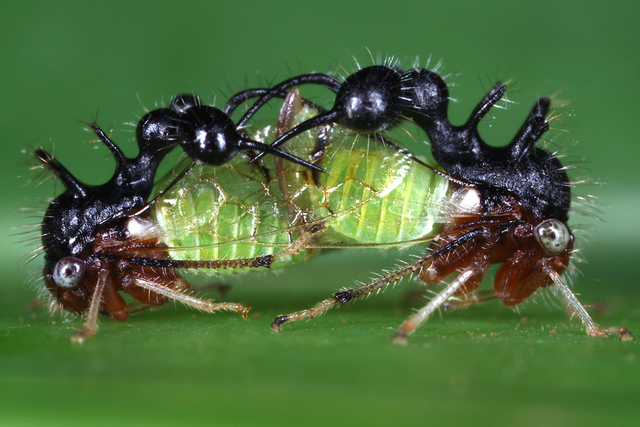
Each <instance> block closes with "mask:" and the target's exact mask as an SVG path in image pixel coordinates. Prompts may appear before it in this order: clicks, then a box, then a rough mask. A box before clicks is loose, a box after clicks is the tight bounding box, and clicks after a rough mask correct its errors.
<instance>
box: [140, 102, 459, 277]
mask: <svg viewBox="0 0 640 427" xmlns="http://www.w3.org/2000/svg"><path fill="white" fill-rule="evenodd" d="M316 113H317V112H316V111H315V110H312V109H310V108H307V107H302V108H301V109H300V111H299V112H298V113H297V114H296V116H295V120H294V122H293V124H292V125H295V124H296V122H299V121H302V120H306V119H307V118H309V117H311V116H312V115H315V114H316ZM274 137H275V127H267V128H262V129H259V130H258V131H257V132H256V133H255V134H254V138H255V139H256V140H260V141H267V142H268V141H271V140H273V139H274ZM321 143H322V144H321ZM394 144H395V143H394ZM285 149H287V150H288V151H290V152H291V153H293V154H294V155H296V156H299V157H301V158H311V159H317V163H318V165H319V166H321V167H322V168H324V169H325V170H326V171H327V173H315V172H313V171H311V170H309V169H306V168H303V167H300V166H298V165H296V164H293V163H291V162H288V161H285V160H282V159H278V158H274V157H273V156H267V157H266V158H265V159H264V161H263V163H261V165H262V166H258V165H254V164H248V163H247V162H248V159H247V157H246V156H238V157H236V159H234V160H233V161H232V162H230V163H228V164H226V165H223V166H220V167H217V168H212V167H203V166H198V167H195V168H194V169H193V170H191V171H190V172H189V173H188V174H187V175H186V176H185V177H184V178H183V179H182V180H180V181H179V182H178V183H177V184H176V185H175V186H174V187H173V188H171V189H170V190H169V191H167V192H166V193H165V194H163V196H162V197H161V198H160V200H158V202H157V203H156V204H155V206H154V210H153V215H154V217H155V219H156V220H157V222H158V224H159V225H160V228H161V230H162V233H163V236H164V241H165V242H166V244H167V245H168V246H169V247H170V254H171V257H172V258H174V259H185V260H205V259H235V258H249V257H256V256H264V255H270V254H275V253H277V252H279V251H282V250H283V249H285V248H287V247H288V246H289V245H291V244H292V243H293V242H295V241H296V239H298V238H299V237H300V236H301V235H302V234H303V233H304V232H305V231H306V230H308V229H309V228H310V227H311V226H313V225H317V224H320V223H322V224H323V225H324V227H325V229H324V230H323V231H320V232H318V233H317V234H316V235H314V236H313V238H312V239H311V240H310V241H308V242H306V243H305V244H304V246H303V247H304V250H302V251H300V252H299V253H297V254H295V255H293V256H291V257H288V258H286V259H285V260H282V261H279V262H278V263H276V264H274V266H273V267H274V268H276V267H285V266H288V265H291V264H293V263H297V262H301V261H304V260H306V259H307V258H309V257H310V256H312V255H313V254H314V253H315V252H317V251H315V250H314V249H319V248H349V247H401V246H407V245H410V244H415V242H416V241H420V240H425V239H426V238H427V237H428V236H430V235H431V234H432V233H433V231H434V228H435V226H436V224H437V223H438V222H440V220H441V218H442V211H443V200H444V199H445V198H446V195H447V192H448V181H447V180H446V179H444V178H443V177H442V176H440V175H438V174H437V173H435V172H434V171H433V170H432V169H430V168H429V167H428V166H425V164H423V163H421V162H419V161H417V160H416V159H415V158H414V157H413V156H412V155H411V154H410V153H409V152H408V151H406V150H403V149H401V148H399V147H398V146H394V145H393V144H389V143H386V142H384V141H383V140H382V139H381V138H380V137H374V136H368V135H361V134H353V133H350V132H349V131H348V130H346V129H344V128H341V127H339V126H334V127H326V128H322V129H318V130H312V131H309V132H306V133H304V134H302V135H300V136H299V137H297V138H295V139H292V140H291V141H289V142H288V143H287V145H286V147H285ZM168 182H169V181H165V182H163V183H161V184H160V188H163V187H162V185H163V184H168ZM165 187H166V185H165Z"/></svg>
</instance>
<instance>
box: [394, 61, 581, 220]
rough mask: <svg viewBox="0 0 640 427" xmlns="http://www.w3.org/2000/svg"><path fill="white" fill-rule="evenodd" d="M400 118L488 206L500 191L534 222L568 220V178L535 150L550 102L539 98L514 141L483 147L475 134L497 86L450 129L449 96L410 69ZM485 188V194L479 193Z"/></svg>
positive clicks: (429, 76)
mask: <svg viewBox="0 0 640 427" xmlns="http://www.w3.org/2000/svg"><path fill="white" fill-rule="evenodd" d="M402 80H403V85H402V86H403V97H402V98H403V99H406V100H410V102H408V103H407V104H406V105H405V106H404V107H403V109H404V111H405V115H406V116H408V117H410V118H411V119H413V120H414V121H415V122H416V123H417V124H418V125H419V126H420V127H422V129H424V131H425V132H426V133H427V135H428V136H429V140H430V141H431V150H432V153H433V157H434V158H435V159H436V161H437V162H438V163H439V164H440V165H442V167H443V168H444V169H445V171H446V172H447V173H448V174H449V175H450V176H452V177H453V178H456V179H458V180H460V181H464V182H467V183H471V184H474V185H476V186H477V187H478V188H479V189H480V190H481V192H482V194H483V197H484V198H485V200H484V201H483V202H484V203H485V204H486V205H488V206H489V207H491V206H496V205H498V204H499V203H500V200H501V198H502V197H503V196H504V192H510V193H512V194H514V195H515V196H516V197H517V198H518V199H519V200H520V201H521V202H522V203H523V204H524V205H525V207H526V208H528V209H529V210H530V211H531V212H532V213H533V214H534V215H535V216H536V217H538V218H555V219H558V220H560V221H562V222H566V221H567V219H568V212H569V206H570V202H571V195H570V189H569V179H568V177H567V174H566V172H565V171H564V169H563V167H562V164H561V163H560V161H559V160H558V159H557V158H556V157H555V156H554V155H553V154H552V153H550V152H548V151H546V150H544V149H542V148H538V147H535V146H534V145H535V144H536V142H537V141H538V140H539V139H540V138H541V137H542V135H543V134H544V133H545V132H546V131H547V130H548V129H549V123H548V122H547V120H546V118H545V117H546V115H547V114H548V112H549V107H550V101H549V99H548V98H540V99H539V100H538V101H537V102H536V104H535V105H534V106H533V109H532V111H531V113H530V115H529V117H528V118H527V120H526V121H525V123H524V125H523V126H522V127H521V128H520V130H519V131H518V133H517V135H516V136H515V137H514V138H513V140H512V141H511V142H510V143H509V144H508V145H506V146H504V147H492V146H490V145H487V144H486V143H485V142H484V141H483V140H482V138H481V137H480V135H479V133H478V124H479V123H480V120H481V119H482V118H483V117H484V116H485V115H486V114H487V113H488V112H489V110H490V109H491V107H493V106H494V105H495V104H496V103H497V102H498V101H499V100H500V99H501V98H502V96H503V95H504V92H505V90H506V87H505V86H503V85H501V84H497V85H496V86H495V87H494V88H493V89H492V90H491V91H490V92H489V93H488V94H487V95H486V96H485V97H484V99H482V101H481V102H480V103H479V104H478V106H477V107H476V108H475V110H474V111H473V112H472V114H471V116H470V118H469V120H468V121H467V123H465V124H464V125H462V126H453V125H452V124H451V123H450V122H449V120H448V116H447V108H448V105H449V104H448V101H449V92H448V90H447V86H446V84H445V82H444V81H443V80H442V78H441V77H440V76H438V75H437V74H436V73H434V72H433V71H429V70H425V69H414V70H411V71H409V72H407V73H405V74H404V75H403V79H402ZM483 190H487V191H483Z"/></svg>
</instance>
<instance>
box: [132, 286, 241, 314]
mask: <svg viewBox="0 0 640 427" xmlns="http://www.w3.org/2000/svg"><path fill="white" fill-rule="evenodd" d="M178 280H184V279H178ZM136 285H137V286H140V287H141V288H144V289H147V290H149V291H151V292H155V293H157V294H160V295H162V296H165V297H167V298H171V299H173V300H176V301H180V302H181V303H182V304H184V305H187V306H189V307H193V308H195V309H198V310H202V311H206V312H208V313H211V312H214V311H218V310H229V311H235V312H237V313H240V314H241V315H242V317H243V318H244V319H246V318H247V312H248V311H249V309H250V308H251V307H250V306H248V305H244V304H238V303H234V302H221V303H214V302H213V301H210V300H206V299H200V298H196V297H194V296H191V295H188V294H186V293H184V292H182V291H180V290H176V289H171V288H167V287H166V286H162V285H161V284H159V283H156V282H153V281H151V280H144V279H142V278H136ZM186 287H188V285H187V286H186ZM186 287H185V288H186Z"/></svg>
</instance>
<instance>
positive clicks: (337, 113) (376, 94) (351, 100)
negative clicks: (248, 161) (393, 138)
mask: <svg viewBox="0 0 640 427" xmlns="http://www.w3.org/2000/svg"><path fill="white" fill-rule="evenodd" d="M278 87H279V85H278V86H275V88H278ZM261 100H262V98H261V99H259V100H258V101H257V102H256V103H255V104H254V106H253V107H252V108H254V107H256V108H259V107H260V106H261V105H262V104H260V101H261ZM401 104H402V101H401V74H400V73H399V72H398V71H397V70H396V69H394V68H391V67H386V66H383V65H374V66H371V67H366V68H363V69H361V70H358V71H356V72H355V73H353V74H351V75H350V76H349V77H347V78H346V79H345V81H344V83H342V84H341V85H340V86H339V88H338V89H337V90H336V98H335V101H334V104H333V107H332V108H331V110H329V111H328V112H326V113H323V114H320V115H318V116H315V117H313V118H311V119H309V120H307V121H305V122H302V123H300V124H299V125H298V126H296V127H294V128H293V129H291V130H289V131H288V132H286V133H285V134H283V135H281V136H279V137H278V138H277V139H276V140H275V141H273V142H272V144H271V145H272V146H274V147H278V146H280V145H282V144H284V143H285V142H286V141H288V140H290V139H291V138H294V137H296V136H297V135H300V134H301V133H303V132H305V131H307V130H309V129H312V128H314V127H317V126H321V125H326V124H332V123H337V124H340V125H343V126H345V127H347V128H349V129H353V130H355V131H358V132H365V133H371V132H378V131H381V130H384V129H386V128H387V127H389V126H391V125H392V124H393V123H395V122H396V120H397V118H398V116H399V115H400V113H401ZM262 156H263V155H258V159H259V158H261V157H262Z"/></svg>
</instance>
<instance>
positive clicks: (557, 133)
mask: <svg viewBox="0 0 640 427" xmlns="http://www.w3.org/2000/svg"><path fill="white" fill-rule="evenodd" d="M1 4H2V16H1V17H0V22H1V25H0V41H1V42H2V47H1V48H0V49H1V51H2V67H1V68H0V100H2V104H3V105H4V107H3V109H2V110H3V111H2V114H1V115H0V123H1V125H0V129H1V130H2V140H3V144H4V146H3V153H4V155H3V158H2V163H1V165H2V166H1V168H0V174H1V176H2V184H3V186H2V188H3V191H5V194H4V195H3V198H2V202H1V203H0V207H1V209H2V211H1V214H2V233H3V234H2V245H1V246H0V250H1V251H2V252H1V256H0V261H1V262H2V272H3V276H2V277H3V279H2V282H1V285H0V425H34V424H35V425H38V424H39V425H66V426H69V425H79V424H85V425H86V424H92V425H112V424H115V423H118V424H121V425H129V424H134V423H135V424H139V423H141V422H143V423H145V424H151V423H153V424H156V425H171V424H180V425H191V424H203V423H204V424H210V425H247V424H251V425H276V424H277V425H328V424H335V425H353V424H365V423H367V424H370V425H389V424H396V425H418V424H421V425H424V424H425V423H432V424H444V423H445V422H446V423H447V424H448V425H469V424H475V425H492V426H496V425H513V424H516V423H517V424H519V425H523V426H528V425H545V426H553V425H562V426H567V425H578V424H580V425H602V424H603V423H607V425H632V424H636V423H637V420H638V417H640V410H639V409H638V408H639V405H638V403H640V402H639V400H640V399H639V397H638V396H639V392H640V385H639V384H640V381H639V380H640V368H639V364H640V360H639V356H640V354H639V347H638V346H639V344H638V343H639V341H638V340H636V341H633V342H627V343H622V342H619V341H617V340H616V339H615V338H608V339H593V338H589V337H587V336H586V335H585V334H584V332H583V330H582V327H581V326H580V325H579V322H578V321H577V320H575V319H574V320H573V321H569V319H568V316H567V315H566V314H565V313H564V310H563V309H562V307H561V304H560V303H557V302H555V303H554V302H553V300H549V301H548V302H545V301H546V300H544V299H538V302H539V304H534V303H529V304H525V306H524V307H523V308H522V309H521V311H520V312H513V311H512V310H510V309H507V308H505V307H502V306H501V305H500V304H498V303H497V302H495V301H493V302H489V303H487V304H484V305H482V306H478V307H472V308H470V309H468V310H458V311H452V312H447V313H443V316H442V318H439V317H438V316H436V317H435V318H434V319H431V320H430V321H429V322H427V324H426V325H424V327H423V328H421V329H420V330H419V331H418V332H417V333H416V334H415V335H414V336H413V337H412V340H411V342H410V345H409V346H408V347H397V346H392V345H391V344H389V339H390V338H391V336H392V334H393V329H394V328H395V327H397V326H398V325H399V324H400V323H401V322H402V320H403V319H404V318H406V317H407V316H408V315H409V314H410V312H411V308H412V307H415V306H416V305H419V304H420V300H418V301H417V302H416V301H413V300H411V298H410V292H409V291H411V290H416V289H418V288H419V285H418V284H417V283H415V282H407V281H405V282H403V283H402V284H401V286H398V287H396V288H395V289H393V290H388V291H387V292H386V293H385V294H384V295H383V296H378V297H375V298H371V299H370V300H369V301H362V302H359V303H356V304H354V305H352V306H349V307H345V308H344V309H341V310H334V311H332V312H330V313H329V314H328V315H326V316H324V317H323V318H319V319H315V320H313V321H312V322H309V323H298V324H294V325H293V326H292V327H291V328H288V329H287V330H286V331H284V333H282V334H280V335H275V334H273V333H271V332H270V330H269V328H268V325H269V323H270V321H271V320H272V319H273V317H274V316H275V315H277V314H280V313H283V312H288V311H291V310H296V309H301V308H306V307H307V306H309V305H311V304H313V303H314V302H316V301H318V300H320V299H322V298H325V297H327V296H328V295H330V293H331V292H332V291H334V290H335V289H337V288H339V287H341V286H348V285H350V284H351V283H352V281H353V280H366V279H367V278H368V277H370V276H371V272H375V271H380V265H381V264H383V263H384V264H385V265H386V266H390V265H393V263H394V261H395V259H396V258H398V257H401V256H402V257H403V259H407V255H406V254H405V255H398V254H397V253H390V254H386V255H382V256H381V255H380V254H378V253H353V254H346V253H341V252H335V253H331V254H329V255H327V256H324V257H320V258H317V259H316V260H314V262H312V263H310V264H309V265H307V266H302V267H299V268H296V269H294V270H291V271H286V272H284V273H282V274H279V275H270V274H261V275H250V276H243V277H241V278H239V279H237V280H236V281H234V282H233V288H232V291H231V293H230V294H229V295H228V296H227V297H225V298H226V299H229V300H232V301H243V302H248V303H250V304H252V305H253V306H254V309H253V310H252V312H251V313H252V314H253V316H252V317H251V318H250V319H249V320H248V321H247V322H243V321H242V320H241V319H239V318H238V316H236V315H232V314H218V315H215V316H209V315H205V314H200V313H195V312H193V311H189V310H186V309H184V308H182V307H175V308H174V307H173V306H172V305H171V304H169V305H168V306H167V307H165V308H163V309H161V310H156V311H149V312H145V313H141V314H140V315H137V316H134V317H132V319H130V321H128V322H127V323H123V324H122V323H116V322H113V321H109V320H103V321H102V322H101V325H100V328H101V329H100V332H99V334H98V336H97V337H95V338H93V339H91V340H89V341H88V342H86V343H85V344H84V345H81V346H78V345H71V343H70V342H69V339H68V338H69V335H70V333H71V328H72V327H75V326H78V325H79V322H78V321H77V320H74V319H69V320H65V319H63V318H61V317H60V316H53V317H52V316H50V315H49V313H48V312H47V311H46V310H45V309H39V310H38V309H37V310H29V309H28V308H27V306H28V304H29V302H30V301H31V300H33V299H34V297H35V296H36V291H35V289H34V286H33V285H32V286H30V285H29V283H30V282H29V278H30V277H34V276H35V277H37V270H38V268H39V265H40V260H36V261H33V262H31V263H29V264H28V265H26V266H22V267H21V265H22V264H23V262H24V260H25V257H24V254H25V253H26V252H28V251H29V250H30V249H32V248H33V247H34V246H35V245H36V243H34V241H33V240H29V241H25V240H26V239H28V238H29V237H35V238H37V230H36V231H35V232H34V231H33V230H32V232H31V234H28V235H27V236H25V235H22V234H20V233H22V232H23V231H24V230H25V228H16V227H21V226H24V225H28V224H33V223H37V222H39V221H40V217H41V215H42V210H43V209H44V206H45V205H44V204H43V203H42V202H38V201H39V200H44V199H46V198H47V197H52V196H53V194H54V193H53V190H52V188H53V186H52V184H51V180H47V181H46V182H44V183H43V184H42V185H41V186H39V187H37V186H36V185H35V184H36V183H38V182H40V181H41V178H36V179H35V182H32V183H31V184H28V181H29V179H30V178H32V175H31V173H30V172H29V171H28V169H29V164H30V162H31V161H30V159H29V157H28V156H27V155H26V154H23V153H22V151H27V152H28V151H29V150H30V148H31V147H33V146H34V145H36V144H42V145H43V146H44V147H47V148H49V147H53V146H55V153H56V155H57V156H58V158H59V159H60V160H61V161H62V162H63V163H64V164H65V165H66V166H67V167H68V168H69V169H70V170H71V171H72V172H73V173H74V174H75V175H76V176H77V177H79V178H80V179H82V180H84V181H86V182H90V183H94V184H97V183H102V182H104V181H106V180H107V179H108V178H109V177H110V175H111V173H112V170H113V166H114V163H113V161H112V159H111V158H110V156H109V155H108V153H107V150H105V149H104V148H102V147H99V148H97V149H94V148H96V145H89V144H84V143H83V142H84V141H88V140H91V139H93V136H92V135H91V134H89V133H86V132H85V131H84V127H83V125H82V124H81V123H80V122H79V121H80V120H86V121H90V120H91V119H92V118H93V117H94V116H96V115H97V117H98V123H99V124H100V125H101V126H103V127H105V128H107V127H109V126H113V138H114V140H115V141H116V142H117V143H118V144H119V145H120V146H122V147H124V150H125V151H126V152H127V153H128V154H130V155H133V154H135V148H134V147H135V143H134V141H133V140H132V138H133V133H132V132H131V131H132V129H133V128H132V127H131V126H129V125H126V124H125V123H130V122H136V120H137V117H139V116H140V115H142V114H143V113H144V108H145V107H146V108H149V109H152V108H155V107H156V106H157V105H159V103H161V102H163V101H164V102H165V103H166V102H167V101H168V99H169V98H170V97H171V96H172V95H174V94H177V93H184V92H190V91H191V90H194V91H195V92H196V93H199V94H200V95H201V96H202V97H203V98H204V99H205V100H208V99H209V95H210V94H214V93H216V94H217V96H218V101H217V105H218V106H221V105H223V104H224V101H225V100H226V98H227V96H229V95H230V94H232V93H235V92H236V91H238V90H240V89H242V88H244V87H245V85H249V86H253V85H257V84H263V85H264V83H265V82H266V81H268V82H272V81H279V80H283V79H285V78H288V77H290V76H292V75H296V74H300V73H305V72H309V71H320V72H331V71H334V70H339V69H340V67H341V66H342V67H344V69H346V70H347V71H352V70H354V69H355V62H354V60H353V59H352V57H355V58H357V59H358V61H359V62H360V63H361V64H363V65H370V64H371V63H372V60H371V59H370V56H369V53H368V51H367V49H368V50H369V51H371V53H372V54H373V56H374V58H377V57H381V58H383V57H385V56H386V55H393V56H395V57H397V58H399V59H400V60H401V61H402V62H401V63H402V64H403V65H404V66H405V67H410V66H411V65H412V64H413V60H414V59H415V58H416V56H418V55H419V57H420V61H421V64H422V65H426V63H427V60H428V58H431V64H432V65H433V64H435V63H437V62H438V61H440V60H442V63H443V64H444V68H443V71H442V72H443V74H446V75H449V77H448V79H447V81H448V83H450V84H454V85H455V86H454V87H452V88H451V96H452V97H453V98H455V99H457V100H458V101H459V102H458V103H454V104H453V105H452V115H453V117H454V120H455V122H457V123H461V122H462V121H463V120H464V118H465V117H466V116H467V115H468V114H469V112H470V110H471V109H472V108H473V106H474V105H475V103H476V102H477V101H478V100H479V99H480V98H481V97H482V96H483V95H484V94H485V93H486V91H487V90H488V89H489V88H490V87H491V86H492V85H493V84H494V83H495V82H496V81H497V80H499V79H500V80H511V82H512V85H511V89H510V92H509V99H511V100H512V101H515V103H514V104H512V105H511V107H510V109H508V110H507V111H503V110H499V111H496V112H495V113H494V114H493V118H488V119H486V120H485V122H486V123H485V124H484V125H483V128H482V132H483V135H484V136H485V138H486V139H487V140H488V141H489V142H491V143H495V144H502V143H506V142H507V141H508V139H509V137H510V136H512V135H513V134H514V133H515V131H516V130H517V129H518V128H519V126H520V125H521V123H522V122H523V120H524V118H525V117H526V114H527V112H528V111H529V109H530V107H531V105H532V104H533V102H534V101H535V99H536V97H538V96H549V95H554V96H555V98H554V99H555V100H557V101H561V103H562V106H561V107H560V108H559V110H558V113H561V114H562V115H563V116H564V117H562V119H561V120H559V121H556V122H554V123H553V125H552V126H553V128H554V132H551V133H549V134H548V137H547V139H548V140H549V141H552V142H553V143H554V144H555V146H557V147H558V148H559V150H560V151H561V152H566V153H567V157H566V162H567V163H569V164H572V165H577V166H579V168H578V169H577V170H575V171H574V172H573V176H574V177H576V178H577V179H580V180H582V179H585V180H586V181H587V184H585V185H580V186H579V187H578V188H577V189H576V194H583V195H584V194H591V195H594V196H596V197H597V198H598V203H599V206H598V209H599V212H598V213H597V216H599V217H601V218H602V220H597V219H594V218H592V217H589V216H576V215H573V217H572V224H574V225H575V226H579V227H581V228H583V229H585V232H584V233H583V234H582V235H581V236H584V237H581V240H582V242H583V245H582V246H581V247H582V248H584V252H583V258H584V259H585V261H587V262H585V263H581V264H579V266H578V267H579V268H580V270H581V271H582V273H583V274H582V275H581V276H579V277H578V278H577V280H576V283H575V287H576V291H577V292H579V293H580V294H581V299H582V300H583V301H585V302H596V301H602V302H604V303H605V304H606V305H607V306H608V308H609V310H610V314H609V316H608V317H607V316H602V315H600V316H596V320H597V321H598V322H599V323H601V324H604V325H615V324H625V325H627V326H628V327H629V328H630V329H631V330H632V331H633V332H635V333H636V334H639V333H640V303H639V302H638V301H639V298H638V297H639V296H640V291H639V289H638V286H637V285H638V279H637V277H638V266H637V262H638V241H639V240H640V239H639V237H640V236H639V235H640V231H639V229H638V227H637V217H638V213H637V212H638V211H639V210H640V195H639V194H640V193H639V190H638V184H639V181H640V178H639V176H640V174H639V173H638V166H637V165H638V161H639V160H640V152H639V151H638V149H637V142H636V140H637V136H636V132H637V121H638V117H640V103H639V102H638V99H639V97H640V79H638V75H639V71H640V55H639V54H638V43H639V42H640V37H639V36H640V30H639V29H638V25H637V23H638V22H639V20H640V13H639V11H640V6H638V3H636V2H631V1H627V2H614V3H611V4H607V5H606V6H605V5H604V4H603V3H602V2H595V1H591V2H559V1H548V0H542V1H538V2H535V3H534V2H530V1H522V0H516V1H514V0H511V1H494V2H483V3H482V4H477V5H473V4H471V2H467V1H458V0H454V1H448V2H437V3H436V2H434V3H433V4H430V3H429V2H424V1H403V2H395V3H392V2H377V1H366V2H359V1H354V2H341V1H324V2H292V1H283V2H277V3H276V2H274V3H269V2H247V1H235V2H233V3H223V2H219V4H216V2H182V3H180V4H178V3H177V2H165V1H159V2H148V3H144V2H143V3H140V2H132V1H126V2H124V1H112V2H104V3H96V2H80V1H75V2H59V3H58V4H55V5H54V4H53V2H51V3H48V2H47V3H44V2H30V1H23V2H19V3H18V2H15V3H14V2H2V3H1ZM489 125H491V126H489ZM34 208H35V209H34ZM25 209H26V211H25ZM34 212H36V213H35V214H34ZM27 229H28V228H27ZM323 275H324V276H323Z"/></svg>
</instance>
